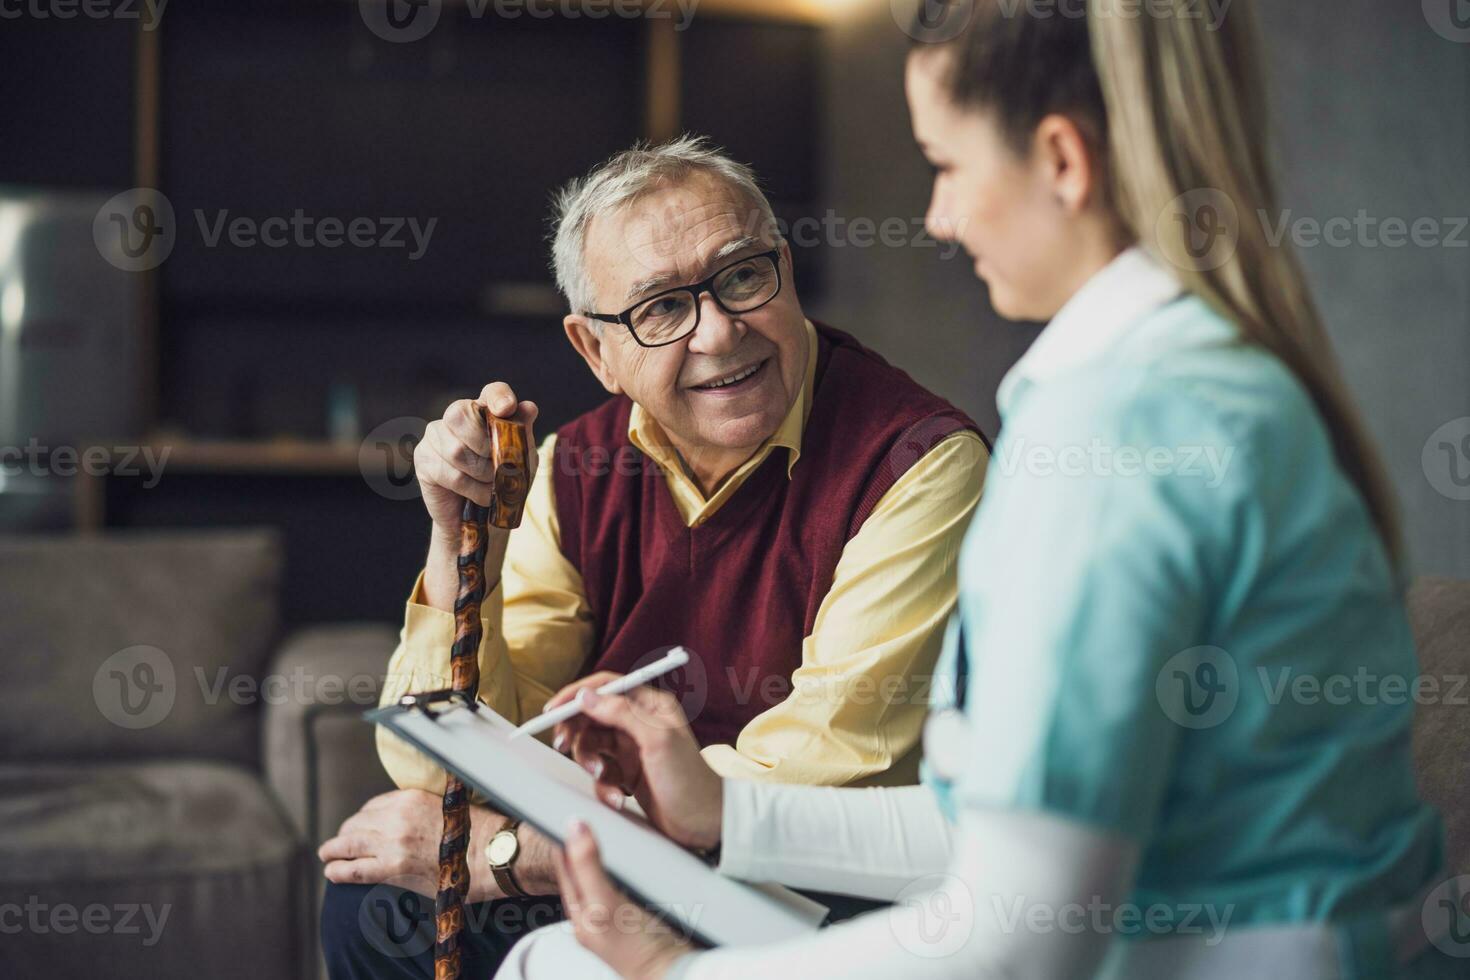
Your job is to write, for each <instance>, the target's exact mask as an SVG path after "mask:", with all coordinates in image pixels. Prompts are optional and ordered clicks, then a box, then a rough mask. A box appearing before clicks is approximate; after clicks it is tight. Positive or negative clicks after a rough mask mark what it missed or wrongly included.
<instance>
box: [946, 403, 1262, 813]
mask: <svg viewBox="0 0 1470 980" xmlns="http://www.w3.org/2000/svg"><path fill="white" fill-rule="evenodd" d="M1061 384H1063V383H1062V382H1058V383H1057V385H1058V386H1060V385H1061ZM1086 384H1087V382H1085V381H1079V382H1077V384H1076V385H1074V386H1073V387H1085V386H1086ZM1017 415H1018V417H1016V418H1015V419H1007V423H1006V431H1005V432H1004V433H1003V435H1002V438H1001V439H1000V440H999V442H998V443H997V446H996V452H995V461H996V465H998V466H1002V467H1004V469H1003V473H1004V479H1000V480H996V481H994V483H993V485H992V487H991V489H990V491H989V493H988V494H987V497H986V506H985V507H982V508H981V513H980V515H979V516H978V517H977V518H976V522H975V527H974V529H973V531H972V532H971V535H970V537H969V538H968V539H967V541H966V543H965V550H964V555H963V556H962V558H961V579H962V586H961V592H960V599H959V609H960V617H961V619H962V622H963V627H964V636H965V648H966V650H967V651H968V657H969V661H970V671H969V683H968V685H967V692H968V700H967V704H966V713H967V722H968V725H969V728H970V736H969V744H970V746H971V749H970V751H969V752H968V753H965V756H964V758H965V762H964V765H963V767H962V768H961V770H960V771H959V772H958V773H956V774H954V775H955V776H956V778H955V780H954V785H953V797H954V802H955V805H956V807H957V808H958V809H960V810H961V811H964V810H965V809H967V808H968V809H970V810H972V811H973V810H975V809H987V810H989V809H998V810H1003V811H1016V810H1020V811H1033V812H1044V813H1050V814H1053V815H1055V816H1058V817H1062V818H1066V819H1070V820H1073V821H1077V822H1079V823H1082V824H1086V825H1089V826H1092V827H1095V828H1097V829H1099V830H1102V831H1106V832H1110V833H1116V834H1120V835H1123V836H1126V837H1128V838H1131V839H1133V840H1144V839H1147V838H1148V837H1149V836H1150V834H1151V833H1152V830H1153V828H1154V826H1155V824H1156V821H1157V815H1158V812H1159V810H1160V808H1161V806H1162V801H1163V799H1164V796H1165V793H1166V792H1167V789H1168V785H1169V779H1170V778H1171V775H1170V774H1171V773H1172V772H1173V771H1174V766H1173V761H1174V756H1175V753H1176V750H1177V747H1178V745H1179V743H1180V737H1181V735H1182V734H1183V733H1184V731H1185V729H1186V727H1189V726H1190V720H1189V718H1188V716H1187V714H1186V713H1185V712H1186V705H1185V704H1184V703H1183V701H1182V698H1183V697H1187V696H1188V695H1189V692H1187V691H1184V690H1183V688H1182V687H1181V683H1183V684H1189V685H1193V684H1196V683H1197V682H1206V683H1208V684H1209V685H1210V686H1212V687H1213V686H1214V685H1216V684H1217V675H1216V673H1215V671H1214V668H1213V667H1212V668H1211V669H1210V670H1208V671H1204V672H1201V671H1200V669H1199V668H1200V664H1202V663H1204V662H1205V661H1211V660H1212V659H1218V660H1219V664H1223V665H1225V666H1228V664H1229V661H1228V659H1226V658H1215V654H1214V651H1213V650H1212V648H1209V647H1207V646H1205V645H1204V644H1206V643H1207V639H1206V637H1208V635H1209V628H1210V627H1209V622H1208V619H1207V616H1208V610H1209V609H1210V608H1211V603H1210V601H1209V599H1208V596H1209V595H1210V594H1212V592H1211V590H1212V588H1213V587H1214V586H1212V583H1214V582H1216V581H1217V580H1219V579H1220V578H1221V577H1222V575H1223V569H1225V568H1228V567H1230V565H1231V563H1232V562H1233V560H1234V559H1231V558H1228V557H1227V555H1228V551H1227V550H1226V549H1234V548H1250V547H1251V542H1250V540H1249V538H1250V535H1251V533H1253V532H1252V531H1251V528H1253V527H1254V526H1255V525H1254V522H1253V520H1252V519H1251V518H1250V516H1249V515H1250V513H1251V506H1250V503H1249V501H1248V500H1247V499H1244V495H1242V494H1241V493H1240V492H1239V491H1238V487H1237V486H1236V485H1235V480H1236V475H1235V474H1236V471H1238V470H1240V469H1242V468H1247V467H1249V466H1250V464H1249V463H1247V462H1243V461H1242V460H1241V459H1240V458H1239V456H1237V458H1236V459H1235V461H1234V468H1233V469H1232V468H1227V469H1226V470H1225V471H1224V472H1223V473H1218V474H1215V473H1205V472H1195V471H1194V468H1193V467H1192V464H1191V463H1190V460H1192V459H1194V458H1196V457H1197V455H1203V452H1202V451H1203V450H1218V451H1223V452H1224V455H1223V456H1220V455H1219V454H1218V453H1217V455H1216V458H1224V459H1227V460H1228V459H1230V453H1233V452H1234V450H1235V448H1238V447H1236V446H1234V445H1233V443H1234V442H1235V440H1234V439H1232V438H1231V437H1229V436H1227V435H1225V434H1224V433H1222V432H1221V430H1220V428H1219V427H1218V426H1217V425H1216V424H1215V422H1214V418H1213V413H1212V412H1211V411H1210V410H1208V409H1206V408H1204V407H1202V406H1200V405H1199V404H1198V402H1197V401H1196V400H1195V399H1193V398H1190V397H1182V396H1181V395H1180V394H1179V393H1177V392H1175V393H1172V394H1171V393H1168V392H1167V391H1165V390H1157V389H1154V390H1134V391H1132V392H1128V393H1124V392H1122V391H1116V392H1109V393H1105V394H1101V395H1100V394H1098V393H1097V392H1090V393H1087V394H1085V395H1079V394H1075V393H1068V394H1062V395H1058V394H1056V393H1055V392H1053V393H1052V394H1051V395H1049V396H1048V397H1047V398H1041V397H1037V398H1036V399H1035V402H1034V403H1032V405H1031V406H1029V407H1023V409H1022V410H1021V411H1019V412H1018V413H1017ZM1239 455H1240V456H1244V455H1245V453H1244V452H1242V453H1241V454H1239ZM997 556H1004V561H997ZM1212 569H1214V570H1216V571H1215V572H1212V571H1211V570H1212ZM1219 664H1217V666H1218V665H1219ZM1181 676H1182V678H1183V680H1182V681H1181V680H1180V677H1181ZM1207 693H1208V692H1204V691H1196V692H1194V696H1195V697H1196V698H1199V697H1200V696H1202V695H1204V694H1207ZM1210 697H1213V695H1210Z"/></svg>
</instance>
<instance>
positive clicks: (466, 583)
mask: <svg viewBox="0 0 1470 980" xmlns="http://www.w3.org/2000/svg"><path fill="white" fill-rule="evenodd" d="M475 409H476V411H477V412H478V413H479V415H480V419H481V421H482V423H485V424H487V425H488V426H489V429H490V460H491V463H492V464H493V465H494V467H495V479H494V484H495V495H494V496H493V497H492V498H491V499H490V506H488V507H481V506H480V505H479V504H477V503H475V502H474V501H473V500H468V499H467V500H465V502H464V512H463V514H462V515H461V517H460V523H459V558H458V561H457V564H458V566H459V593H458V595H457V596H456V597H455V600H454V646H452V647H451V648H450V651H449V668H450V674H451V678H452V684H453V687H454V690H455V691H458V692H460V693H463V694H465V695H468V697H469V698H470V700H471V702H473V701H474V700H476V699H477V698H478V697H479V694H480V661H479V651H480V634H481V630H480V601H481V600H482V599H484V598H485V538H486V535H487V533H488V531H487V528H486V525H487V524H490V525H494V526H495V527H501V528H506V529H510V528H514V527H518V526H520V523H521V514H522V512H524V510H525V507H526V493H527V491H528V490H529V486H528V481H527V479H526V477H527V475H528V473H529V470H528V469H527V454H528V452H529V449H528V447H527V445H526V430H525V429H524V428H522V427H521V425H520V423H518V422H509V421H506V420H505V419H501V418H496V417H495V416H493V415H490V414H489V413H488V412H487V411H486V410H485V407H484V406H483V405H479V404H476V405H475ZM446 776H447V778H448V781H447V782H446V783H445V784H444V836H443V837H442V838H441V839H440V841H439V891H438V894H437V895H435V897H434V925H435V937H434V980H458V978H459V976H460V968H461V965H462V954H463V952H464V942H463V938H464V925H465V922H464V900H465V895H467V894H468V893H469V887H470V869H469V861H468V859H467V856H466V852H467V851H468V849H469V842H470V810H469V791H468V790H467V789H465V785H464V783H462V782H460V781H459V779H458V778H456V777H455V776H454V775H453V774H448V773H446Z"/></svg>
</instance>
